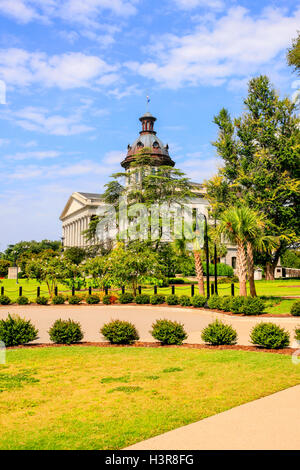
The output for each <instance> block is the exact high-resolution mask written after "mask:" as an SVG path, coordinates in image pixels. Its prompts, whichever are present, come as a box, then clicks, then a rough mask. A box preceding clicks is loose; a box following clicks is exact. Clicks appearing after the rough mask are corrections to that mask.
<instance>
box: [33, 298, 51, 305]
mask: <svg viewBox="0 0 300 470" xmlns="http://www.w3.org/2000/svg"><path fill="white" fill-rule="evenodd" d="M35 303H36V304H38V305H47V304H48V297H43V296H41V297H37V298H36V299H35Z"/></svg>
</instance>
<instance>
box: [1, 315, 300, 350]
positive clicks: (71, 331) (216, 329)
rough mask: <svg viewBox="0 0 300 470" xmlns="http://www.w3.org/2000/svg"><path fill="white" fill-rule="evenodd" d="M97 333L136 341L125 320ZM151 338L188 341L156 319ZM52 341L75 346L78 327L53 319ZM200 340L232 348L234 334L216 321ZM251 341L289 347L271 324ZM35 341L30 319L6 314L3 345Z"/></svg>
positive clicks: (175, 325) (173, 325)
mask: <svg viewBox="0 0 300 470" xmlns="http://www.w3.org/2000/svg"><path fill="white" fill-rule="evenodd" d="M100 333H101V334H102V335H103V336H104V337H105V338H106V339H107V340H108V341H109V342H110V343H111V344H132V343H133V342H134V341H137V340H139V334H138V332H137V330H136V328H135V326H134V325H133V324H132V323H130V322H127V321H121V320H112V321H111V322H109V323H106V324H105V325H104V326H103V327H102V328H101V330H100ZM150 333H151V335H152V336H153V338H155V339H156V340H158V341H159V342H160V343H161V344H163V345H170V344H175V345H180V344H182V342H183V341H184V340H185V339H186V338H187V333H186V331H185V329H184V325H183V324H182V323H179V322H176V321H171V320H165V319H163V320H157V321H156V322H155V323H153V325H152V329H151V331H150ZM49 336H50V339H51V341H53V342H54V343H57V344H74V343H79V342H80V341H81V340H82V339H83V336H84V335H83V332H82V329H81V325H80V323H78V322H74V321H73V320H70V319H69V320H61V319H59V320H56V321H55V323H54V324H53V325H52V327H51V328H50V330H49ZM201 338H202V340H203V341H204V342H205V343H207V344H210V345H214V346H218V345H232V344H236V342H237V332H236V330H235V329H234V328H233V327H232V326H231V325H227V324H224V323H222V322H221V321H219V320H216V321H214V322H213V323H210V324H209V325H208V326H207V327H206V328H204V330H203V331H202V334H201ZM250 338H251V342H252V343H253V344H255V345H257V346H262V347H264V348H268V349H279V348H285V347H287V346H289V343H290V335H289V333H288V332H287V331H286V330H284V329H283V328H281V327H279V326H278V325H276V324H274V323H259V324H257V325H256V326H255V327H254V328H253V329H252V331H251V333H250ZM36 339H38V330H37V329H36V328H35V327H34V326H33V325H32V323H31V321H30V320H25V319H22V318H20V317H19V316H12V315H8V318H7V319H6V320H0V340H1V341H3V342H4V343H5V345H6V346H17V345H20V344H26V343H29V342H30V341H34V340H36ZM295 339H296V340H298V341H300V328H297V329H296V330H295Z"/></svg>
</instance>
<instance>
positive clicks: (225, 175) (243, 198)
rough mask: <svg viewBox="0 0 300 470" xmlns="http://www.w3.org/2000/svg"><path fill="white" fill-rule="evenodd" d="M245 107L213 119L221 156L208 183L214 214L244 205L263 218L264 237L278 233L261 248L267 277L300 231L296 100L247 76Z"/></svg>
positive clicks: (264, 80)
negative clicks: (269, 248) (269, 246)
mask: <svg viewBox="0 0 300 470" xmlns="http://www.w3.org/2000/svg"><path fill="white" fill-rule="evenodd" d="M244 104H245V107H246V111H245V113H244V114H243V115H242V116H241V117H239V118H238V119H234V120H232V119H231V117H230V115H229V113H228V111H227V110H225V109H222V110H221V111H220V113H219V115H218V116H216V117H215V119H214V122H215V123H216V124H217V126H218V128H219V136H218V139H217V141H216V142H215V143H214V145H215V146H216V148H217V152H218V154H219V156H220V157H221V158H222V159H223V166H222V167H221V168H220V170H219V173H218V177H217V178H215V179H212V180H210V181H209V182H207V183H206V187H207V193H208V198H209V200H210V201H211V202H212V206H213V210H214V213H215V214H217V215H219V214H220V213H222V212H223V211H224V208H225V207H226V205H227V206H228V204H231V205H232V204H236V202H237V201H239V202H240V203H241V204H243V203H244V204H245V205H248V206H249V207H250V208H253V209H254V210H256V211H257V212H258V213H259V214H261V215H263V216H266V217H267V218H268V219H269V220H270V222H271V223H270V224H269V225H268V226H267V228H266V235H270V236H277V237H279V240H280V243H279V244H278V247H277V248H276V249H275V250H274V251H273V252H272V253H268V252H264V255H263V264H264V265H265V272H266V278H267V279H274V270H275V267H276V265H277V263H278V260H279V257H280V255H281V254H282V253H283V252H284V251H285V250H286V248H287V246H289V244H292V243H294V242H295V241H296V240H297V239H298V237H299V233H300V212H299V211H300V191H299V188H300V185H299V168H300V165H299V156H300V130H299V118H298V117H297V115H296V104H295V103H293V102H291V101H290V100H289V99H288V98H283V99H280V98H279V96H278V94H277V93H276V92H275V90H274V88H273V87H272V85H271V84H270V81H269V79H268V78H267V77H266V76H260V77H257V78H254V79H252V80H250V82H249V90H248V96H247V98H246V99H245V101H244Z"/></svg>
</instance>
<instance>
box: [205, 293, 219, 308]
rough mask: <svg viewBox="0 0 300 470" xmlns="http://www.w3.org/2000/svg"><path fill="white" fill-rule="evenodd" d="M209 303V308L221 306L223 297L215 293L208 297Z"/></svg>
mask: <svg viewBox="0 0 300 470" xmlns="http://www.w3.org/2000/svg"><path fill="white" fill-rule="evenodd" d="M207 305H208V307H209V308H220V305H222V298H221V297H219V296H218V295H217V294H214V295H212V296H211V297H210V298H209V299H208V301H207Z"/></svg>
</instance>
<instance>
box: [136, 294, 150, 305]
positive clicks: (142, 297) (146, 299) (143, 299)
mask: <svg viewBox="0 0 300 470" xmlns="http://www.w3.org/2000/svg"><path fill="white" fill-rule="evenodd" d="M135 302H136V303H137V304H150V295H148V294H139V295H137V296H136V298H135Z"/></svg>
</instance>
